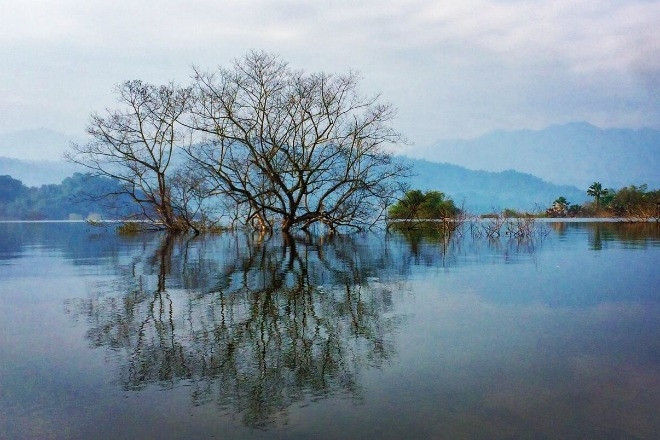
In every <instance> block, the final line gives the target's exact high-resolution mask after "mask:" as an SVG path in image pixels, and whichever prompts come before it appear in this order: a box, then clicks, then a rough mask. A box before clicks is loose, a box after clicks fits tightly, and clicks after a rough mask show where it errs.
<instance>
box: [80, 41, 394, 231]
mask: <svg viewBox="0 0 660 440" xmlns="http://www.w3.org/2000/svg"><path fill="white" fill-rule="evenodd" d="M359 80H360V78H359V76H358V75H357V74H355V73H353V72H349V73H348V74H345V75H338V74H328V73H323V72H321V73H305V72H303V71H298V70H294V69H292V68H290V67H289V66H288V64H287V63H286V62H284V61H282V60H281V59H280V58H279V57H277V56H275V55H273V54H269V53H265V52H250V53H248V54H247V55H246V56H245V57H244V58H242V59H239V60H236V61H235V62H234V64H233V65H231V66H230V67H228V68H219V69H218V70H217V71H215V72H201V71H199V70H195V71H194V81H193V84H192V85H190V86H188V87H179V86H175V85H173V84H167V85H163V86H156V85H151V84H147V83H144V82H142V81H128V82H126V83H124V84H122V85H121V86H119V87H118V89H117V93H118V95H119V101H120V105H121V108H120V109H118V110H114V111H108V112H107V114H106V115H104V116H99V115H92V119H91V123H90V125H89V127H88V133H89V134H90V135H91V138H92V140H91V141H90V142H88V143H87V144H84V145H74V146H73V148H72V150H71V151H70V152H69V158H70V160H72V161H74V162H77V163H80V164H82V165H84V166H86V167H87V168H89V169H90V170H91V171H92V172H93V173H96V174H98V175H104V176H108V177H113V178H115V179H117V180H119V181H120V182H122V188H123V192H124V193H125V194H128V195H129V196H130V197H131V198H132V199H133V200H134V202H135V203H136V204H137V205H138V206H139V207H140V209H141V216H142V217H144V218H147V219H150V220H153V222H154V224H157V225H161V226H162V227H163V228H165V229H168V230H172V231H179V230H187V229H189V228H193V229H196V225H197V224H199V221H200V220H204V219H207V218H208V213H207V212H206V210H207V209H208V208H209V206H213V207H216V208H218V207H220V206H222V208H223V211H224V215H225V216H227V217H230V218H231V219H232V221H240V222H241V223H243V224H246V225H250V226H253V227H255V228H259V229H262V230H272V229H274V228H279V229H281V230H283V231H285V232H288V231H289V230H291V229H292V228H297V227H299V228H302V229H307V228H309V227H310V226H312V225H314V224H321V225H324V226H325V227H327V228H328V229H330V230H335V229H337V228H339V227H348V228H353V229H364V228H368V227H370V226H371V225H373V224H374V223H375V222H377V221H378V220H380V219H382V218H383V217H384V215H385V213H386V209H387V206H388V205H389V204H390V203H391V202H392V201H393V200H394V197H395V195H396V194H397V192H398V191H399V190H400V183H399V177H402V176H404V175H405V173H406V168H405V167H404V166H403V165H400V164H395V163H393V162H392V159H391V154H390V153H388V152H387V151H386V150H385V148H383V147H384V146H385V145H388V144H390V145H391V144H396V143H399V142H402V140H403V139H402V136H401V135H400V134H399V133H397V132H396V131H395V130H394V129H393V128H392V126H391V125H390V124H391V121H392V118H393V117H394V109H393V108H392V106H391V105H389V104H384V103H380V102H379V98H378V96H375V97H366V96H363V95H362V94H361V93H360V92H359V87H358V86H359ZM177 158H180V160H178V159H177ZM175 164H176V165H177V166H176V167H175ZM210 197H217V200H215V201H213V202H209V198H210ZM219 200H222V202H220V201H219Z"/></svg>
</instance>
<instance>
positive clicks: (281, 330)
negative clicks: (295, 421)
mask: <svg viewBox="0 0 660 440" xmlns="http://www.w3.org/2000/svg"><path fill="white" fill-rule="evenodd" d="M147 254H148V257H147V258H142V256H141V255H136V256H134V258H133V259H132V260H131V262H130V263H129V264H126V265H124V266H122V267H121V268H120V269H121V276H120V277H119V279H118V281H117V283H115V284H113V285H112V286H106V287H107V288H105V289H99V291H98V292H96V293H95V294H94V295H93V296H91V297H89V298H86V299H84V300H81V301H79V302H77V303H76V304H75V306H74V307H73V309H74V310H75V312H74V313H76V315H77V317H81V318H83V319H85V320H86V321H87V322H88V325H89V330H88V332H87V338H88V339H89V340H90V342H91V344H92V346H94V347H105V348H108V349H111V350H113V351H114V352H116V354H117V358H118V360H119V364H120V368H119V371H120V372H119V380H120V382H121V384H122V386H123V387H124V388H125V389H127V390H139V389H142V388H144V387H146V386H148V385H150V384H159V385H160V386H164V387H174V386H175V385H176V384H177V383H179V382H181V381H185V384H186V385H190V387H191V389H192V402H193V404H194V405H201V404H206V403H209V402H216V403H217V404H218V405H220V407H222V408H223V409H224V410H225V411H227V412H231V413H239V414H240V415H241V417H242V419H243V422H244V423H245V424H246V425H248V426H252V427H267V426H269V425H271V424H272V423H275V422H277V421H278V420H280V419H281V418H282V417H285V416H286V409H287V408H288V407H289V406H290V405H291V404H293V403H295V402H303V401H307V400H311V399H315V398H323V397H326V396H330V395H336V394H338V395H344V396H348V397H351V398H358V399H359V398H360V394H361V387H360V383H359V374H360V370H361V369H362V368H363V367H365V366H371V367H378V366H379V365H381V364H382V363H383V362H386V361H387V360H388V359H390V358H391V357H392V356H393V354H394V350H393V344H392V340H393V332H394V330H395V327H396V324H397V321H398V318H397V317H396V316H394V314H393V313H392V311H393V307H392V300H391V291H390V289H391V286H388V284H386V283H384V282H382V281H381V280H379V279H378V276H379V275H382V274H381V273H380V269H382V268H384V267H386V266H387V262H386V261H385V260H387V259H388V258H390V256H389V255H388V253H387V252H373V250H372V249H371V248H369V246H363V245H360V243H359V242H356V241H355V240H354V239H351V238H348V237H341V236H338V237H335V238H333V239H330V240H329V241H324V240H323V239H304V240H303V239H301V238H298V239H294V238H292V237H288V238H286V239H283V240H279V239H278V240H275V239H271V240H260V239H259V237H255V236H243V237H240V236H225V237H222V238H218V239H213V240H195V241H185V240H183V239H181V238H176V237H171V236H163V237H162V238H161V241H160V243H159V244H158V245H157V246H156V248H155V249H153V250H152V251H150V252H148V253H147ZM100 287H102V286H100ZM104 290H105V293H104V292H103V291H104ZM117 292H121V293H120V294H118V293H117Z"/></svg>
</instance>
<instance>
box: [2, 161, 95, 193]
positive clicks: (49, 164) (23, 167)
mask: <svg viewBox="0 0 660 440" xmlns="http://www.w3.org/2000/svg"><path fill="white" fill-rule="evenodd" d="M84 171H85V170H84V169H83V168H82V167H81V166H79V165H75V164H72V163H68V162H63V161H49V160H20V159H14V158H9V157H0V176H5V175H6V176H12V177H13V178H14V179H18V180H20V181H21V182H23V184H24V185H27V186H41V185H48V184H53V183H60V182H62V180H64V179H65V178H67V177H70V176H71V175H73V173H75V172H84Z"/></svg>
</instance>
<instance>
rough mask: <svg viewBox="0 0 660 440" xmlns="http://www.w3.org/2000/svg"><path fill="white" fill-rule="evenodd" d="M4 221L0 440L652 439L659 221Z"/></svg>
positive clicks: (659, 310) (657, 393)
mask: <svg viewBox="0 0 660 440" xmlns="http://www.w3.org/2000/svg"><path fill="white" fill-rule="evenodd" d="M543 227H544V228H547V233H545V234H537V235H535V236H534V237H533V238H532V239H528V240H522V241H517V240H511V241H509V240H508V239H507V238H505V237H501V238H500V239H498V240H488V239H487V238H484V237H472V236H471V235H470V234H467V233H466V234H464V236H463V237H462V238H460V237H458V236H454V237H452V239H450V240H446V239H443V238H442V237H438V236H432V235H431V236H428V235H427V236H423V235H420V234H414V233H406V234H402V233H392V234H384V233H382V234H367V235H354V236H341V235H339V236H334V237H305V236H299V237H295V238H294V239H285V238H283V237H281V236H278V235H276V236H274V237H271V238H263V237H259V236H257V235H250V234H240V233H239V234H224V235H218V236H212V237H206V238H198V239H190V238H189V237H186V238H181V237H179V238H168V237H166V236H165V235H159V234H147V235H140V236H137V237H121V236H118V235H116V234H115V233H114V230H113V229H112V228H113V227H112V226H108V227H107V228H106V229H104V228H98V227H92V226H89V225H87V224H84V223H53V224H51V223H37V224H21V223H4V224H0V438H9V439H14V438H16V439H22V438H26V439H33V438H34V439H48V438H56V439H61V438H81V439H88V438H154V439H167V438H172V439H179V438H200V439H203V438H257V439H258V438H282V439H284V438H287V439H288V438H315V439H317V438H318V439H322V438H329V439H330V438H346V439H354V438H376V439H407V438H483V439H498V438H529V439H541V438H557V439H572V438H574V439H578V438H580V439H582V438H640V439H644V438H648V439H651V438H657V433H658V432H660V416H659V412H658V408H660V270H659V268H660V228H659V226H658V224H613V223H556V224H555V223H550V224H546V225H544V226H543Z"/></svg>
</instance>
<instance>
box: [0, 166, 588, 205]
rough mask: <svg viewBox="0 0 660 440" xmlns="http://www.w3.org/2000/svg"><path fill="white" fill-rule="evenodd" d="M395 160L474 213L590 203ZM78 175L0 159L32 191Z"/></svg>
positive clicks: (506, 175) (455, 169)
mask: <svg viewBox="0 0 660 440" xmlns="http://www.w3.org/2000/svg"><path fill="white" fill-rule="evenodd" d="M395 160H397V161H400V162H401V163H403V164H405V165H408V166H410V167H411V171H412V176H411V177H410V178H409V179H407V183H408V184H409V185H410V187H411V188H416V189H422V190H425V191H426V190H439V191H443V192H444V193H446V194H447V195H449V196H450V197H452V198H453V199H454V201H455V202H456V203H457V204H458V205H462V204H464V206H465V208H466V209H467V210H469V211H471V212H477V213H479V212H487V211H492V210H493V209H496V210H499V209H504V208H513V209H519V210H534V209H535V208H536V209H541V208H543V209H544V208H547V207H548V206H549V205H550V204H551V203H552V201H553V200H555V199H556V198H557V197H559V196H564V197H566V198H567V199H568V200H569V201H570V202H571V203H582V202H584V201H585V200H586V199H587V196H586V193H585V191H584V190H581V189H578V188H576V187H573V186H560V185H554V184H552V183H549V182H545V181H543V180H541V179H539V178H538V177H534V176H532V175H529V174H524V173H520V172H517V171H511V170H509V171H504V172H499V173H494V172H486V171H472V170H468V169H466V168H463V167H460V166H457V165H451V164H446V163H443V164H441V163H433V162H428V161H425V160H417V159H410V158H406V157H397V158H396V159H395ZM76 171H81V170H80V168H78V167H76V166H75V165H72V164H69V163H66V162H47V161H22V160H18V159H8V158H1V157H0V176H2V175H9V176H11V177H13V178H14V179H17V180H19V181H21V182H22V183H23V184H25V185H27V186H31V187H38V186H41V185H45V184H54V183H60V182H62V181H63V180H65V179H66V178H68V177H70V176H71V175H73V173H74V172H76ZM7 188H9V187H7ZM1 190H3V188H0V191H1ZM0 196H2V194H0Z"/></svg>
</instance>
